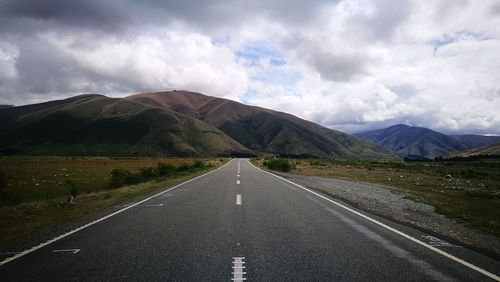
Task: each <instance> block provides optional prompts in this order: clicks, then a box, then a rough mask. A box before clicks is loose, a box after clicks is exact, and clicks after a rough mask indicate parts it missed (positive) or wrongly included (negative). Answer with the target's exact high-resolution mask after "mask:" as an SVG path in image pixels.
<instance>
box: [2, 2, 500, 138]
mask: <svg viewBox="0 0 500 282" xmlns="http://www.w3.org/2000/svg"><path fill="white" fill-rule="evenodd" d="M499 26H500V1H497V0H481V1H467V0H352V1H334V0H327V1H322V0H318V1H312V0H275V1H272V0H264V1H248V0H233V1H227V0H213V1H195V0H183V1H170V0H146V1H131V0H130V1H127V0H123V1H119V0H73V1H67V0H52V1H48V0H32V1H27V0H0V104H14V105H24V104H31V103H38V102H44V101H48V100H54V99H62V98H67V97H71V96H75V95H79V94H83V93H99V94H104V95H107V96H110V97H124V96H127V95H130V94H134V93H140V92H156V91H165V90H174V89H177V90H181V89H184V90H189V91H195V92H200V93H203V94H207V95H211V96H217V97H223V98H228V99H232V100H235V101H239V102H243V103H246V104H250V105H257V106H261V107H266V108H270V109H274V110H278V111H284V112H288V113H291V114H294V115H296V116H299V117H301V118H304V119H307V120H311V121H314V122H316V123H319V124H321V125H323V126H326V127H330V128H333V129H337V130H341V131H344V132H348V133H353V132H361V131H366V130H371V129H378V128H383V127H386V126H390V125H393V124H398V123H403V124H407V125H412V126H423V127H428V128H431V129H434V130H438V131H442V132H445V133H449V134H458V133H478V134H500V28H498V27H499Z"/></svg>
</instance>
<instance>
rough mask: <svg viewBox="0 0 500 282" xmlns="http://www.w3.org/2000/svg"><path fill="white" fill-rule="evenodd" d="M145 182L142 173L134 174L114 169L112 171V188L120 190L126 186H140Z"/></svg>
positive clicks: (110, 184)
mask: <svg viewBox="0 0 500 282" xmlns="http://www.w3.org/2000/svg"><path fill="white" fill-rule="evenodd" d="M143 181H144V178H143V177H141V174H140V173H132V172H130V171H128V170H125V169H116V168H115V169H113V170H112V171H111V181H110V183H109V186H110V187H111V188H119V187H122V186H125V185H132V184H138V183H141V182H143Z"/></svg>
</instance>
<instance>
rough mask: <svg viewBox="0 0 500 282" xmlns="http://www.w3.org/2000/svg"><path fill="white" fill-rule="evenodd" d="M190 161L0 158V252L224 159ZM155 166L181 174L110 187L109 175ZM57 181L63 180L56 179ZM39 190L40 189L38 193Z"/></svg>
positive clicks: (110, 178) (183, 179)
mask: <svg viewBox="0 0 500 282" xmlns="http://www.w3.org/2000/svg"><path fill="white" fill-rule="evenodd" d="M196 161H197V160H194V159H116V160H113V159H98V158H82V159H67V158H8V159H1V160H0V171H2V172H3V174H4V179H6V183H4V184H3V185H4V188H5V187H7V189H8V193H9V194H8V195H9V196H8V197H9V198H10V199H5V198H2V199H0V200H1V201H0V203H2V205H1V206H0V248H4V247H6V246H8V245H10V244H12V243H15V242H18V241H22V240H25V239H29V238H30V237H31V236H33V235H34V234H37V233H40V232H43V231H45V230H49V229H51V228H53V227H56V226H58V225H61V224H63V223H65V222H68V221H71V220H75V219H78V218H81V217H82V216H85V215H88V214H92V213H95V212H97V211H100V210H103V209H106V208H108V207H110V206H113V205H116V204H120V203H124V202H127V201H130V200H131V199H134V198H137V197H140V196H142V195H145V194H148V193H151V192H153V191H155V190H158V189H164V188H167V187H171V186H174V185H176V184H178V183H181V182H183V181H186V180H188V179H190V178H193V177H195V176H198V175H201V174H203V173H205V172H207V171H209V170H211V169H214V168H217V167H219V166H220V165H222V164H223V163H224V162H226V161H227V160H219V159H204V160H203V162H204V163H205V164H206V165H203V166H200V165H199V163H200V162H199V161H198V165H195V163H196ZM158 163H168V164H170V165H171V166H172V167H175V168H179V167H180V168H181V169H178V170H175V171H174V172H172V173H169V174H168V175H166V176H161V177H160V176H157V177H154V178H147V179H146V178H144V179H143V180H144V181H147V182H143V183H139V184H136V185H130V186H124V187H119V188H115V187H113V186H112V185H111V181H112V176H111V171H112V170H115V169H120V170H123V171H130V173H131V174H133V175H141V173H142V172H143V171H144V170H148V168H149V167H148V166H152V165H157V164H158ZM182 167H184V169H182ZM63 169H64V170H63ZM13 172H15V173H16V174H13ZM55 172H60V173H55ZM61 172H64V175H61V174H62V173H61ZM66 175H67V176H66ZM14 176H15V177H14ZM60 178H63V179H64V181H62V180H59V179H60ZM32 179H35V180H37V181H38V182H35V183H44V185H46V183H52V184H54V186H53V187H50V188H48V187H43V186H42V185H41V184H40V185H33V182H34V181H31V180H32ZM26 182H28V183H31V185H30V187H31V189H30V188H29V187H28V185H26V184H25V183H26ZM68 183H72V185H69V184H68ZM5 184H7V185H5ZM87 184H88V185H87ZM40 186H42V187H41V188H39V187H40ZM74 187H77V188H76V189H78V190H79V191H78V193H77V196H76V197H74V199H73V200H72V203H71V204H69V203H68V201H67V199H68V198H67V197H68V195H70V193H71V190H72V189H74ZM16 189H17V190H16ZM36 189H41V190H42V192H40V191H31V190H36ZM46 189H49V192H48V195H49V197H47V194H46V193H45V192H46V191H47V190H46ZM5 190H6V189H4V192H5ZM4 194H5V193H4ZM12 199H13V200H12Z"/></svg>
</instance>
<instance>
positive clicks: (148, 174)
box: [139, 167, 158, 179]
mask: <svg viewBox="0 0 500 282" xmlns="http://www.w3.org/2000/svg"><path fill="white" fill-rule="evenodd" d="M139 173H140V175H141V177H142V178H145V179H151V178H155V177H156V176H158V173H157V171H156V170H155V169H154V167H143V168H141V169H140V170H139Z"/></svg>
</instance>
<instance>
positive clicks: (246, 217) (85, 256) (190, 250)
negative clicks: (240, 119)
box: [0, 159, 500, 281]
mask: <svg viewBox="0 0 500 282" xmlns="http://www.w3.org/2000/svg"><path fill="white" fill-rule="evenodd" d="M349 209H350V208H349V207H345V206H342V204H340V205H339V204H336V202H332V201H331V200H330V199H328V198H326V197H324V196H322V195H319V194H315V193H313V192H311V191H308V190H307V189H304V188H302V187H299V186H297V185H294V184H292V183H289V182H287V181H286V180H283V179H280V178H278V177H276V176H274V175H272V174H269V173H268V172H265V171H262V170H260V169H257V168H255V167H254V166H253V165H251V164H250V163H249V162H248V160H246V159H234V160H232V161H231V162H230V163H229V164H227V165H226V166H224V167H222V168H220V169H218V170H215V171H213V172H211V173H208V174H206V175H204V176H202V177H199V178H197V179H194V180H192V181H189V182H188V183H185V184H182V185H179V186H177V187H175V188H173V189H170V190H166V191H163V192H162V193H160V194H158V195H156V196H153V197H151V198H150V199H148V200H146V201H143V202H139V203H136V204H133V205H131V206H128V207H127V209H126V210H123V211H120V212H117V213H116V214H114V215H112V216H109V217H107V218H104V219H102V220H100V221H98V222H95V223H92V224H89V225H88V226H85V228H81V229H78V230H75V232H72V233H71V234H67V235H65V236H63V237H62V238H61V239H56V240H53V242H52V241H51V242H52V243H50V244H46V245H44V246H43V247H40V248H37V249H33V250H31V251H28V252H26V253H25V255H22V256H18V257H16V259H14V260H12V261H10V262H8V263H4V264H3V265H1V266H0V280H1V281H63V280H64V281H67V280H163V281H231V280H233V281H241V280H248V281H336V280H354V281H360V280H379V281H422V280H439V281H452V280H462V281H482V280H488V279H495V278H498V277H496V276H495V274H494V273H495V272H497V274H496V275H498V270H499V269H500V263H499V262H498V261H495V260H493V259H491V258H488V257H485V256H482V255H480V254H477V253H474V252H472V251H470V250H466V249H464V248H459V247H457V248H454V249H451V248H450V249H445V247H443V248H437V249H433V248H434V247H432V246H431V247H430V248H429V247H428V246H427V244H426V243H425V240H420V239H419V238H422V235H425V234H421V232H419V231H416V230H412V229H411V228H408V227H404V226H399V225H397V224H393V223H390V222H387V221H384V220H383V219H378V218H373V217H372V216H370V215H366V214H364V213H362V212H359V211H356V210H349ZM357 213H359V214H357ZM393 228H395V229H393ZM398 232H399V233H398ZM415 238H417V239H419V240H418V242H420V243H418V242H416V241H413V240H412V239H415ZM74 250H78V251H74ZM440 251H441V252H443V251H444V252H445V253H440ZM457 259H458V260H457ZM460 259H463V261H460ZM469 263H472V264H471V265H468V264H469ZM476 268H477V269H476ZM488 275H490V277H489V278H488Z"/></svg>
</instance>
